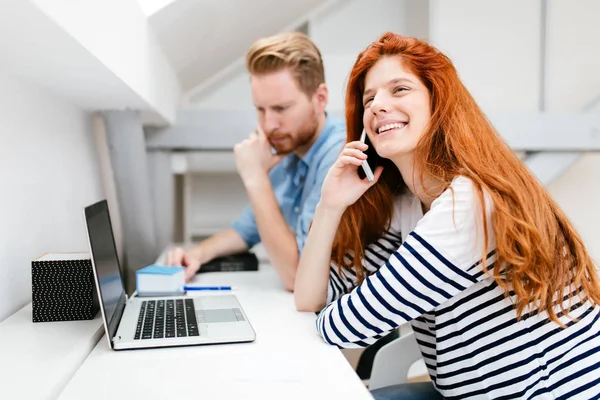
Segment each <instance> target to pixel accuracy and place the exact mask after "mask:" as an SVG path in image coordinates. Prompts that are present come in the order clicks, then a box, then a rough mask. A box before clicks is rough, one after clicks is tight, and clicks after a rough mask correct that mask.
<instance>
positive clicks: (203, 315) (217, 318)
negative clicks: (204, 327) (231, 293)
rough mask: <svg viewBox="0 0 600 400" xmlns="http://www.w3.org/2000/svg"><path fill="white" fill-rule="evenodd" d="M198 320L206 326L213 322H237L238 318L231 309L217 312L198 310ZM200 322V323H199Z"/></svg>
mask: <svg viewBox="0 0 600 400" xmlns="http://www.w3.org/2000/svg"><path fill="white" fill-rule="evenodd" d="M197 316H198V319H200V320H201V321H202V320H204V321H203V322H204V323H206V324H210V323H213V322H237V321H238V318H237V316H236V314H235V312H234V311H233V310H232V309H231V308H225V309H217V310H198V312H197ZM199 322H200V321H199Z"/></svg>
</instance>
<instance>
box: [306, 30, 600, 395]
mask: <svg viewBox="0 0 600 400" xmlns="http://www.w3.org/2000/svg"><path fill="white" fill-rule="evenodd" d="M346 123H347V129H348V142H349V143H348V144H347V145H346V147H345V148H344V150H343V151H342V154H341V155H340V157H339V158H338V160H337V161H336V163H335V164H334V165H333V166H332V168H331V169H330V171H329V173H328V175H327V177H326V179H325V182H324V184H323V188H322V196H321V200H320V203H319V205H318V206H317V210H316V213H315V217H314V220H313V224H312V228H311V230H310V233H309V235H308V239H307V242H306V247H305V248H304V252H303V255H302V259H301V262H300V266H299V271H298V275H297V280H296V282H297V283H296V290H298V289H300V290H301V291H302V290H303V289H302V288H303V285H304V286H306V284H307V282H311V281H313V282H321V281H325V282H326V281H327V277H328V274H329V266H330V262H331V261H333V262H335V263H336V264H337V265H339V266H341V268H340V271H339V272H340V274H342V272H343V271H345V270H353V272H354V273H355V274H357V275H358V278H357V279H358V281H359V282H358V283H359V286H358V287H356V288H355V289H354V290H352V291H351V293H347V294H345V295H343V296H341V297H339V298H338V299H337V300H335V301H333V302H332V303H330V304H329V305H328V306H327V307H326V308H325V309H323V311H322V312H321V313H320V314H319V317H318V319H317V330H318V332H319V333H320V334H321V335H322V336H323V338H324V339H325V341H327V342H328V343H330V344H334V345H338V346H340V347H359V346H366V345H369V344H371V343H373V342H374V341H376V340H377V338H379V337H382V336H383V335H385V334H386V333H388V332H390V331H392V330H393V329H395V328H396V327H398V326H400V325H402V324H404V323H407V322H410V323H411V324H412V327H413V330H414V332H415V335H416V338H417V342H418V343H419V345H420V348H421V352H422V354H423V357H424V359H425V363H426V364H427V367H428V370H429V374H430V376H431V379H432V384H429V386H426V385H427V384H425V386H410V385H411V384H409V385H400V386H398V387H391V388H383V389H380V390H376V391H374V392H373V393H374V395H375V396H376V398H395V399H396V398H397V399H404V398H436V397H435V396H437V397H438V398H439V397H440V396H443V398H446V399H465V398H478V399H509V398H511V399H512V398H515V399H525V398H527V399H530V398H535V399H538V398H539V399H546V398H552V399H562V398H577V399H591V398H598V397H599V396H600V340H599V332H600V321H598V319H599V318H600V306H599V303H600V285H599V278H598V273H597V271H596V268H595V265H594V263H593V261H592V260H591V258H590V256H589V255H588V253H587V252H586V249H585V247H584V245H583V243H582V241H581V239H580V237H579V236H578V234H577V233H576V232H575V230H574V229H573V226H572V225H571V223H570V222H569V221H568V220H567V218H566V217H565V215H564V214H563V212H562V211H561V210H560V209H559V207H558V206H557V205H556V203H555V202H554V201H553V200H552V199H551V198H550V196H549V195H548V193H547V192H546V191H545V190H544V188H543V187H542V186H541V185H540V184H539V183H538V182H537V181H536V179H535V178H534V177H533V176H532V175H531V174H530V172H529V171H528V170H527V168H526V167H525V166H524V165H523V164H522V163H521V161H520V160H519V159H518V158H517V157H516V156H515V154H514V153H513V152H512V151H511V149H510V148H509V147H507V145H506V144H505V143H504V142H503V141H502V139H501V138H500V136H499V135H498V134H497V133H496V131H495V130H494V128H493V127H492V125H491V124H490V123H489V121H488V120H487V119H486V117H485V116H484V114H483V113H482V112H481V110H480V109H479V107H478V106H477V104H476V103H475V101H474V100H473V98H472V97H471V95H470V94H469V92H468V91H467V89H466V88H465V86H464V85H463V84H462V83H461V81H460V79H459V77H458V74H457V72H456V70H455V68H454V66H453V65H452V63H451V61H450V60H449V59H448V58H447V57H446V56H445V55H443V54H442V53H440V52H439V51H438V50H436V49H435V48H434V47H432V46H430V45H428V44H427V43H424V42H422V41H419V40H416V39H414V38H407V37H403V36H400V35H396V34H393V33H387V34H385V35H383V36H382V37H381V38H380V39H379V40H378V41H376V42H374V43H372V44H371V45H370V46H369V47H367V49H366V50H364V51H363V52H362V53H361V54H360V55H359V56H358V58H357V60H356V63H355V64H354V67H353V69H352V72H351V75H350V78H349V82H348V88H347V94H346ZM363 127H364V129H365V130H366V133H367V135H368V138H369V139H370V142H371V143H372V146H373V147H374V149H375V150H376V151H377V153H378V155H379V156H380V157H381V160H380V161H381V164H382V166H380V167H378V168H377V169H376V172H375V181H374V182H369V181H368V180H367V179H360V178H359V176H358V175H357V168H358V167H359V166H360V165H361V164H362V162H363V160H365V154H364V151H366V149H367V146H366V145H364V144H362V143H361V142H360V141H358V138H359V137H360V134H361V132H362V130H363ZM394 225H395V226H396V230H399V232H394ZM390 232H391V233H392V236H397V235H398V234H399V235H401V238H402V244H401V245H399V246H398V247H397V248H396V249H394V250H392V251H391V252H389V253H390V255H389V256H388V257H387V258H386V259H385V260H382V261H381V263H380V265H381V266H380V267H379V268H378V271H377V272H375V273H373V274H371V275H369V276H368V277H366V278H364V268H365V264H364V263H363V262H364V259H365V258H370V259H371V260H375V259H376V258H377V257H376V256H373V254H372V253H366V252H365V249H368V248H373V246H381V247H389V240H388V239H389V235H390ZM386 238H387V239H386ZM367 275H368V274H367ZM298 283H300V286H298ZM325 290H327V289H326V288H325ZM321 298H324V295H322V296H320V297H319V299H321ZM296 300H297V303H298V300H299V299H298V298H297V299H296ZM300 300H301V299H300ZM318 301H322V300H318ZM307 307H308V306H307ZM299 308H303V307H302V306H300V307H299ZM398 357H402V355H401V354H398ZM419 396H420V397H419ZM432 396H433V397H432Z"/></svg>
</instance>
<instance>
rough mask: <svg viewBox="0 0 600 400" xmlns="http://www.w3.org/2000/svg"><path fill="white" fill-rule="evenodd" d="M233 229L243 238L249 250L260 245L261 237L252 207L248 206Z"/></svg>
mask: <svg viewBox="0 0 600 400" xmlns="http://www.w3.org/2000/svg"><path fill="white" fill-rule="evenodd" d="M231 228H232V229H233V230H234V231H236V232H237V233H238V234H239V235H240V236H241V238H242V239H243V240H244V242H246V245H247V246H248V248H249V249H250V248H252V247H254V246H255V245H256V244H258V243H260V235H259V234H258V227H257V225H256V219H255V218H254V211H253V210H252V207H251V206H246V208H245V209H244V211H242V214H241V215H240V217H239V218H238V219H237V220H236V221H234V222H233V224H231Z"/></svg>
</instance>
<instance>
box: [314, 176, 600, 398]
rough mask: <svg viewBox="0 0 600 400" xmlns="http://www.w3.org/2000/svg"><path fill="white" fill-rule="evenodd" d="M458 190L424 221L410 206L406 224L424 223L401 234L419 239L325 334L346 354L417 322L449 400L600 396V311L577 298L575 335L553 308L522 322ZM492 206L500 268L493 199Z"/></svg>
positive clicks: (334, 312) (458, 182)
mask: <svg viewBox="0 0 600 400" xmlns="http://www.w3.org/2000/svg"><path fill="white" fill-rule="evenodd" d="M451 188H452V190H450V189H449V190H447V191H445V192H444V193H443V194H442V195H441V196H440V197H438V198H437V199H436V200H435V201H434V202H433V203H432V205H431V209H430V211H429V212H428V213H427V214H426V215H425V216H422V217H421V214H420V210H419V211H416V207H414V203H415V202H412V203H409V204H411V206H408V207H407V206H405V205H406V204H407V202H406V201H402V202H401V205H400V207H399V215H400V216H399V221H400V222H403V221H411V222H414V221H417V220H418V221H417V222H416V223H414V225H413V226H412V227H410V229H407V230H405V229H403V228H402V230H404V231H405V232H410V233H408V234H406V235H402V237H403V238H405V240H404V242H403V243H402V244H401V245H400V246H399V247H398V248H397V249H396V250H395V251H394V252H393V253H391V255H390V256H389V258H388V259H387V260H386V261H385V263H382V265H381V267H380V268H379V269H378V271H377V272H376V273H374V274H372V275H370V276H369V277H368V278H367V279H365V281H364V282H363V283H362V284H361V285H360V286H358V287H357V288H355V289H354V290H352V292H351V293H348V294H345V295H343V296H341V297H339V298H337V300H335V301H333V302H332V303H331V304H329V305H328V306H327V307H326V308H325V309H323V311H321V313H320V314H319V317H318V318H317V330H318V331H319V333H320V334H321V335H322V336H323V338H324V339H325V341H326V342H328V343H330V344H335V345H338V346H339V347H364V346H368V345H370V344H372V343H374V342H375V341H376V340H377V339H378V338H379V337H382V336H384V335H386V334H387V333H388V332H390V331H391V330H393V329H395V328H396V327H398V326H400V325H402V324H404V323H406V322H410V323H411V325H412V327H413V331H414V332H415V337H416V339H417V343H418V344H419V346H420V349H421V353H422V355H423V358H424V360H425V363H426V365H427V368H428V370H429V374H430V376H431V379H432V381H433V383H434V385H435V386H436V388H437V390H438V391H439V392H440V393H441V394H442V395H443V396H444V398H447V399H464V398H476V399H567V398H577V399H592V398H600V341H599V340H598V339H599V337H598V336H599V333H600V322H599V321H598V319H599V318H600V307H599V306H592V305H591V304H590V303H589V302H588V301H581V300H578V299H576V298H575V297H574V300H573V303H572V307H571V313H570V316H571V317H575V318H576V319H577V320H576V321H574V320H572V319H571V318H569V317H565V316H563V317H561V318H560V319H561V321H562V322H563V323H564V324H565V325H566V326H567V328H561V327H560V326H558V325H557V324H556V323H554V322H552V321H550V319H549V317H548V315H547V313H546V312H545V311H544V312H542V313H539V314H538V313H537V312H536V311H535V310H526V311H525V313H524V314H523V316H522V318H521V320H519V321H518V320H517V314H516V310H515V307H514V302H515V300H516V298H515V296H514V293H512V292H511V293H508V296H506V295H505V293H504V290H503V289H502V288H500V287H499V286H498V285H497V284H496V282H495V281H494V279H492V278H491V277H489V275H487V274H486V273H485V272H484V271H483V268H482V265H481V262H480V260H481V255H482V254H483V251H484V233H483V221H482V212H481V206H480V204H479V201H478V198H477V196H476V194H475V191H474V189H473V186H472V183H471V181H470V180H468V179H466V178H464V177H459V178H456V179H455V180H454V181H453V182H452V185H451ZM485 208H486V218H487V222H488V223H487V226H488V250H489V252H488V254H487V260H486V265H487V266H488V268H491V267H492V265H493V263H494V261H495V251H494V249H495V239H494V233H493V230H492V219H491V216H492V212H493V207H492V202H491V200H490V198H489V197H486V207H485ZM419 218H420V219H419ZM363 265H364V264H363ZM568 290H574V288H568V289H566V290H565V292H564V294H565V295H568V294H569V293H568ZM332 297H333V295H332ZM564 304H565V305H566V308H568V307H569V304H568V302H565V303H564ZM557 310H558V307H557ZM398 356H399V357H400V356H401V355H398Z"/></svg>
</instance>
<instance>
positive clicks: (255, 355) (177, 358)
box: [59, 264, 372, 400]
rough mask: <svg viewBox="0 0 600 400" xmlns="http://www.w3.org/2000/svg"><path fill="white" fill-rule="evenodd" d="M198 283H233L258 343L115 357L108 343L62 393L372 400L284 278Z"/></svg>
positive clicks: (268, 274)
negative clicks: (300, 308)
mask: <svg viewBox="0 0 600 400" xmlns="http://www.w3.org/2000/svg"><path fill="white" fill-rule="evenodd" d="M194 283H202V284H215V285H233V286H236V287H237V288H238V290H236V292H235V293H236V295H237V296H238V298H239V300H240V302H241V304H242V307H243V308H244V310H245V312H246V314H247V316H248V319H249V320H250V322H251V323H252V326H253V327H254V330H255V331H256V341H255V342H252V343H239V344H225V345H210V346H193V347H179V348H165V349H151V350H128V351H113V350H110V349H109V348H108V344H107V342H106V340H104V338H102V340H100V342H99V343H98V345H97V346H96V348H95V349H94V351H93V352H92V353H91V354H90V356H89V357H88V359H87V360H86V361H85V363H84V364H83V365H82V366H81V368H80V369H79V371H77V373H76V374H75V376H74V377H73V379H72V380H71V381H70V382H69V384H68V385H67V386H66V387H65V389H64V391H63V392H62V393H61V395H60V397H59V398H60V399H61V400H67V399H72V400H80V399H89V400H92V399H111V400H112V399H145V400H150V399H161V400H162V399H168V398H175V397H178V398H183V399H191V398H202V399H241V398H244V399H303V400H307V399H308V400H311V399H325V398H335V399H357V400H358V399H372V397H371V395H370V393H369V392H368V390H367V389H366V388H365V387H364V385H363V384H362V382H361V381H360V379H359V378H358V376H357V375H356V373H355V372H354V370H353V369H352V368H351V367H350V365H349V364H348V362H347V361H346V359H345V358H344V356H343V355H342V354H341V352H340V351H339V350H338V349H337V348H335V347H331V346H329V345H327V344H325V343H324V342H323V341H322V339H321V338H320V337H319V336H318V335H317V332H316V330H315V319H316V316H315V315H314V313H299V312H297V311H296V310H295V307H294V299H293V295H292V294H291V293H288V292H285V291H284V289H283V287H282V285H281V283H280V281H279V278H278V276H277V274H276V273H275V271H274V270H273V269H272V268H271V267H270V266H269V265H264V264H261V267H260V271H259V272H235V273H222V272H221V273H206V274H200V275H197V276H196V281H195V282H194Z"/></svg>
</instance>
